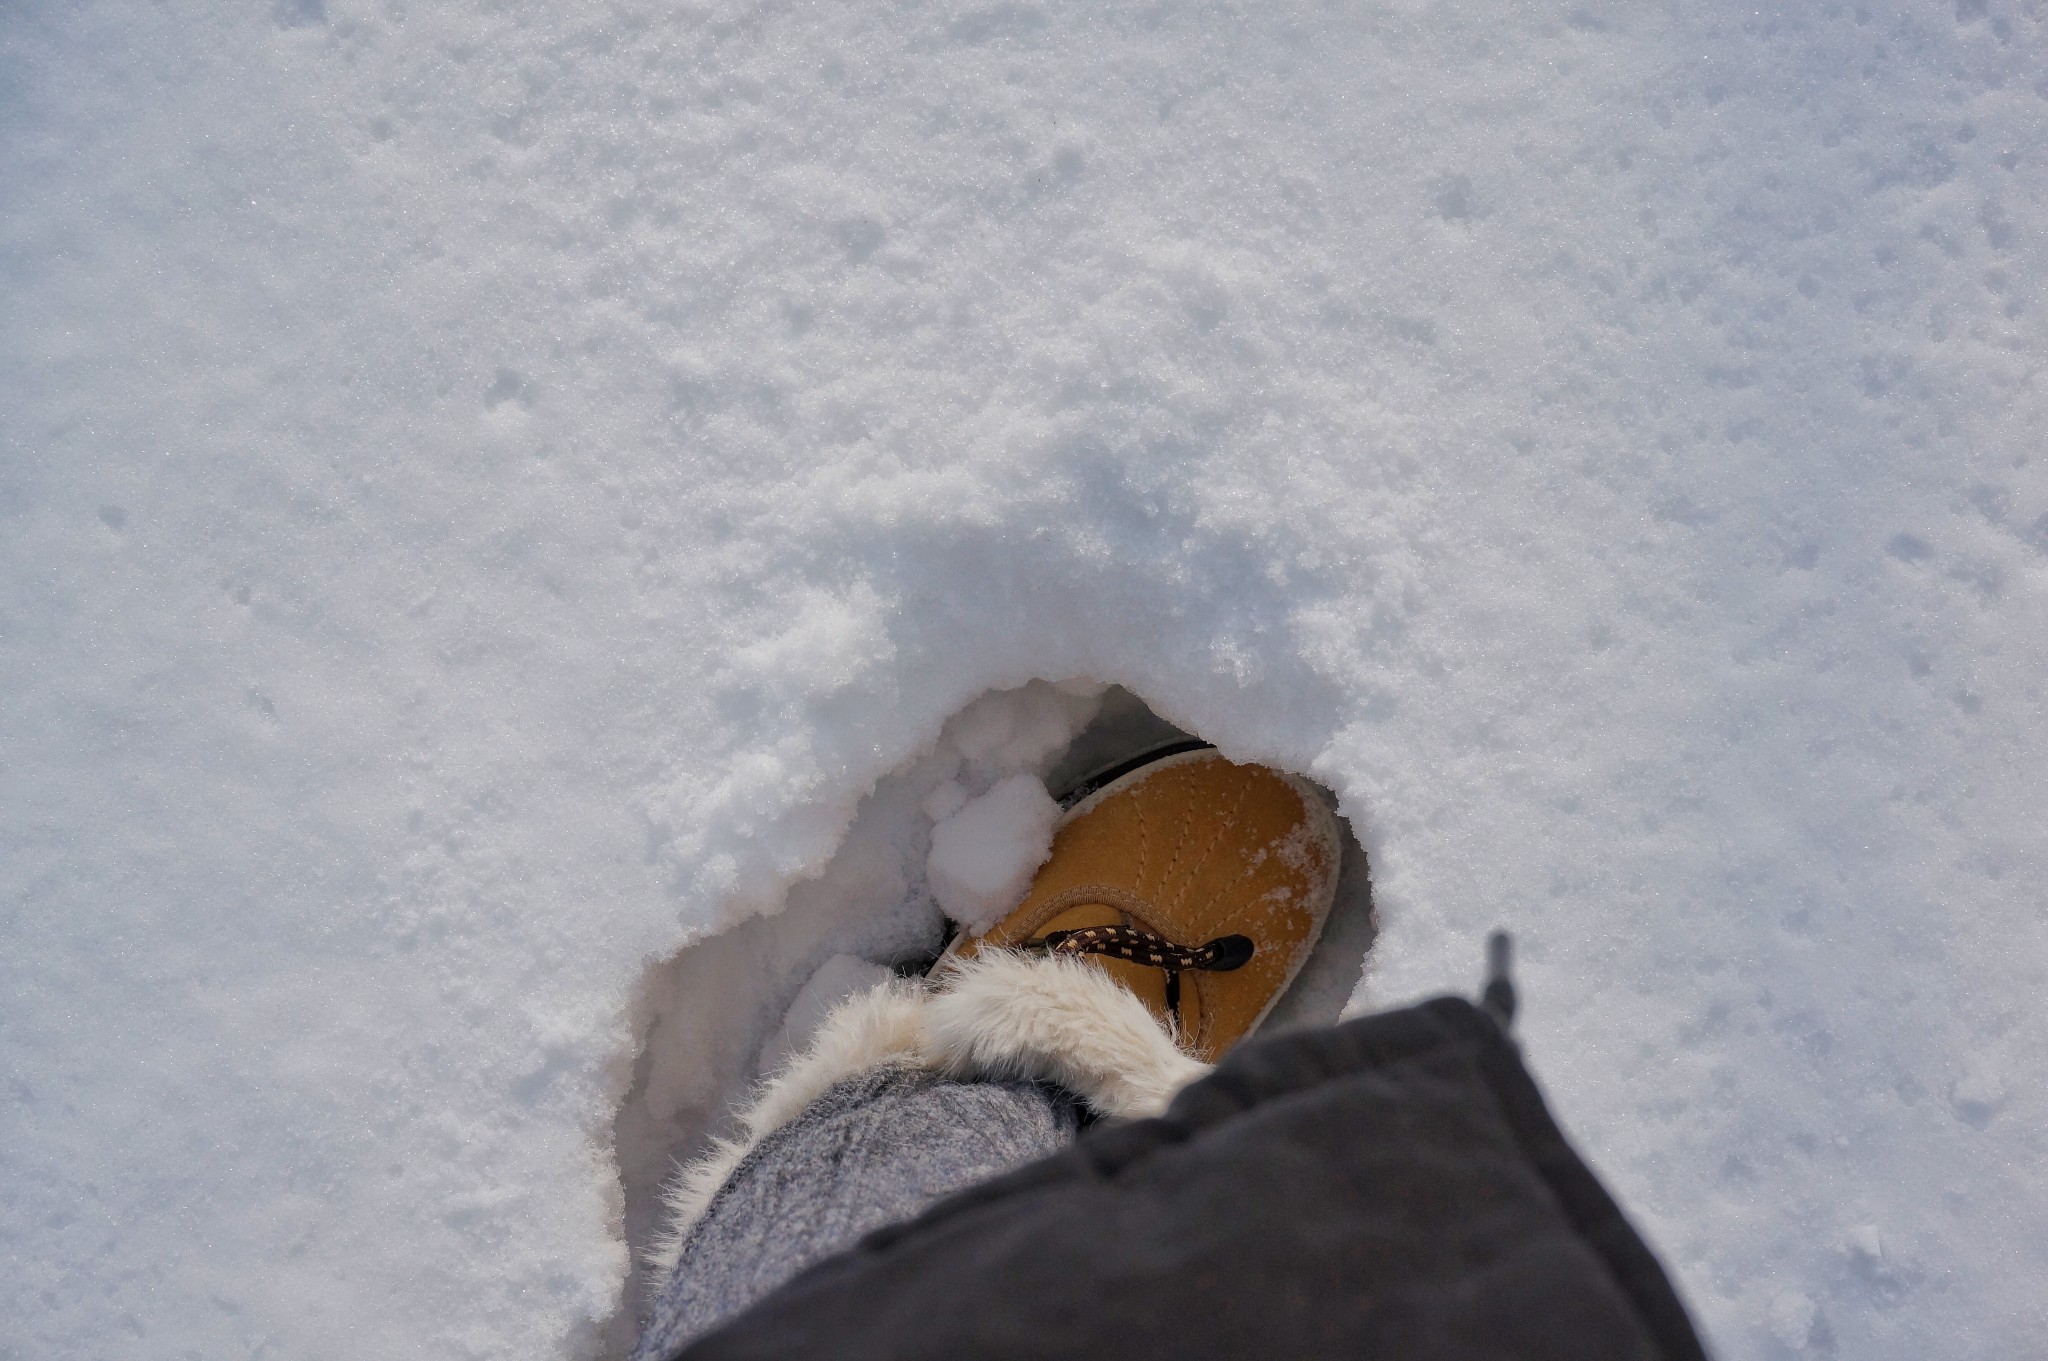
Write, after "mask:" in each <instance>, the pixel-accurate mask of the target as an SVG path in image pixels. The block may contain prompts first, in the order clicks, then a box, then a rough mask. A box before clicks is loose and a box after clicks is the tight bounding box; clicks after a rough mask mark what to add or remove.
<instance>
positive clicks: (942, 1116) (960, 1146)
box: [633, 1068, 1078, 1361]
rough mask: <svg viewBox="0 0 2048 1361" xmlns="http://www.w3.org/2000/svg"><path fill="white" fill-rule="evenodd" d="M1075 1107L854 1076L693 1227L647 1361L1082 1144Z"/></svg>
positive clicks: (785, 1130) (658, 1305)
mask: <svg viewBox="0 0 2048 1361" xmlns="http://www.w3.org/2000/svg"><path fill="white" fill-rule="evenodd" d="M1077 1119H1078V1113H1077V1110H1076V1107H1075V1105H1074V1102H1073V1100H1072V1098H1070V1097H1067V1096H1065V1095H1063V1094H1060V1093H1056V1092H1054V1091H1052V1090H1050V1089H1048V1088H1046V1087H1042V1086H1039V1085H1037V1084H1035V1083H1029V1082H955V1081H952V1080H950V1079H947V1078H942V1077H939V1076H937V1075H935V1074H932V1073H928V1072H923V1071H917V1070H911V1069H903V1068H886V1069H882V1070H880V1071H877V1072H873V1073H866V1074H863V1075H861V1076H860V1077H854V1078H848V1079H847V1080H846V1081H844V1082H841V1083H839V1084H838V1085H837V1086H835V1087H832V1088H830V1089H829V1090H827V1091H826V1093H825V1094H824V1095H823V1096H821V1097H819V1098H818V1099H817V1100H816V1101H815V1102H813V1103H812V1104H811V1105H810V1106H809V1107H808V1108H806V1109H805V1111H804V1113H803V1114H802V1115H799V1116H798V1117H797V1118H796V1119H795V1120H793V1121H791V1122H790V1123H789V1124H787V1125H785V1126H783V1127H782V1128H781V1129H779V1130H777V1131H775V1132H774V1133H773V1134H771V1135H769V1136H768V1137H767V1138H765V1139H763V1140H762V1141H761V1143H760V1144H759V1145H758V1146H757V1147H755V1148H754V1150H753V1151H752V1152H750V1153H749V1154H747V1156H746V1158H745V1159H744V1160H742V1161H741V1163H740V1165H739V1166H738V1167H737V1168H735V1169H734V1170H733V1174H732V1176H731V1178H730V1179H728V1180H727V1182H726V1183H725V1185H724V1186H723V1187H722V1188H721V1189H720V1190H719V1192H718V1194H717V1195H716V1196H715V1197H713V1198H712V1201H711V1204H710V1205H709V1206H708V1207H706V1209H705V1212H704V1217H703V1218H702V1219H700V1220H699V1221H698V1222H697V1224H696V1226H695V1227H694V1228H692V1229H691V1231H690V1236H689V1238H688V1239H687V1240H686V1241H685V1242H684V1244H683V1250H682V1255H681V1256H680V1257H679V1258H678V1259H677V1261H676V1267H675V1270H674V1271H673V1272H671V1273H670V1275H669V1277H668V1279H667V1280H665V1281H663V1282H662V1283H661V1286H660V1288H659V1289H658V1291H657V1292H656V1294H655V1297H654V1308H653V1313H652V1316H651V1317H650V1318H649V1319H648V1321H647V1327H646V1329H645V1330H644V1331H643V1332H642V1333H641V1335H640V1343H639V1345H638V1346H637V1347H635V1348H634V1349H633V1361H667V1358H669V1357H673V1356H674V1355H675V1354H676V1353H678V1352H680V1351H681V1350H682V1349H683V1348H684V1347H685V1346H687V1345H688V1344H689V1343H690V1342H692V1341H694V1340H695V1339H697V1338H698V1337H700V1336H702V1335H703V1334H704V1333H707V1332H709V1331H711V1330H712V1329H713V1328H715V1327H717V1326H718V1325H719V1324H721V1323H723V1322H724V1321H725V1320H726V1319H728V1318H731V1317H732V1316H733V1315H735V1314H737V1313H739V1312H740V1311H741V1310H742V1309H745V1308H746V1307H747V1306H748V1305H750V1304H752V1303H753V1302H754V1301H755V1300H757V1299H759V1298H761V1297H762V1296H763V1295H766V1294H767V1293H768V1292H769V1291H771V1290H773V1289H775V1287H777V1286H779V1285H781V1284H782V1283H783V1282H784V1281H787V1280H789V1279H790V1278H791V1277H793V1276H795V1275H796V1274H797V1273H798V1272H800V1271H802V1270H803V1269H804V1268H806V1267H808V1266H810V1265H812V1264H813V1263H815V1262H818V1261H821V1260H823V1259H824V1258H826V1257H829V1256H831V1255H832V1254H833V1253H836V1252H838V1251H840V1250H841V1249H843V1248H847V1247H851V1246H852V1245H853V1244H854V1243H855V1242H856V1241H857V1240H859V1239H860V1238H861V1237H862V1236H863V1235H865V1234H867V1233H868V1232H869V1231H871V1230H874V1229H878V1228H881V1227H882V1226H883V1225H886V1224H894V1223H898V1222H900V1221H902V1220H905V1219H909V1218H911V1217H913V1216H915V1215H916V1214H918V1213H919V1212H920V1211H922V1210H923V1209H924V1208H925V1207H926V1206H927V1205H930V1204H931V1203H932V1202H933V1201H935V1200H938V1199H939V1198H940V1197H942V1196H946V1195H950V1194H951V1193H952V1192H954V1191H958V1190H961V1189H962V1188H964V1187H967V1186H971V1185H973V1184H974V1183H975V1182H978V1181H984V1180H986V1179H987V1178H989V1177H992V1176H995V1175H997V1174H999V1173H1002V1172H1007V1171H1009V1170H1010V1169H1011V1168H1013V1167H1018V1166H1021V1165H1022V1164H1024V1163H1027V1162H1030V1161H1032V1160H1033V1159H1036V1158H1040V1157H1043V1156H1045V1155H1046V1154H1048V1153H1051V1152H1054V1151H1055V1150H1057V1149H1059V1148H1061V1147H1063V1146H1064V1145H1066V1144H1067V1143H1069V1142H1071V1141H1072V1139H1073V1137H1074V1133H1075V1130H1076V1125H1077Z"/></svg>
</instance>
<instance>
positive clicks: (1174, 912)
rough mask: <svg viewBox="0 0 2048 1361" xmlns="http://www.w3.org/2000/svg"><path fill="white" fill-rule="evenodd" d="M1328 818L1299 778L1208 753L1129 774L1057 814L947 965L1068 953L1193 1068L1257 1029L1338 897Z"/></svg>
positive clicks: (1335, 835) (1338, 842)
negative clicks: (1047, 840)
mask: <svg viewBox="0 0 2048 1361" xmlns="http://www.w3.org/2000/svg"><path fill="white" fill-rule="evenodd" d="M1341 848H1342V839H1341V835H1340V833H1339V831H1338V827H1337V819H1336V816H1335V814H1333V813H1332V812H1331V811H1330V809H1329V808H1328V807H1327V806H1326V805H1325V803H1324V801H1323V799H1322V797H1321V795H1319V794H1318V793H1317V792H1316V790H1315V789H1313V788H1312V787H1311V786H1309V785H1308V784H1307V783H1306V782H1305V781H1302V780H1299V779H1296V778H1294V777H1293V776H1290V775H1283V774H1281V773H1280V772H1279V771H1276V770H1271V769H1268V768H1267V767H1264V766H1250V765H1238V764H1236V763H1234V762H1231V761H1228V760H1226V759H1224V758H1223V757H1222V756H1221V755H1219V754H1218V753H1216V752H1215V751H1213V750H1202V751H1189V752H1182V753H1179V754H1177V755H1171V756H1166V757H1163V758H1161V759H1160V760H1157V761H1154V762H1152V763H1151V764H1149V765H1145V766H1141V767H1140V768H1138V769H1137V770H1134V771H1132V772H1130V773H1129V774H1127V775H1124V776H1122V777H1121V778H1119V779H1117V780H1115V781H1114V782H1113V783H1111V784H1109V785H1106V786H1104V787H1103V788H1101V789H1099V790H1096V791H1095V792H1094V793H1092V794H1090V795H1089V796H1088V797H1087V798H1086V799H1084V800H1083V801H1082V802H1080V803H1079V804H1077V805H1075V806H1074V807H1073V808H1072V809H1070V810H1069V811H1068V812H1067V813H1066V815H1065V816H1064V817H1063V818H1062V819H1061V821H1060V824H1059V827H1058V829H1057V831H1056V832H1055V833H1054V837H1053V845H1052V855H1051V858H1050V859H1048V860H1047V861H1046V863H1045V864H1044V866H1043V867H1041V868H1040V870H1039V871H1038V877H1037V878H1036V879H1035V880H1033V881H1032V885H1031V889H1030V891H1029V892H1028V893H1027V894H1026V895H1025V898H1024V901H1023V903H1022V904H1020V905H1019V906H1018V908H1017V909H1016V910H1015V911H1014V912H1012V913H1010V915H1009V916H1007V917H1005V918H1004V919H1003V920H1002V921H1000V922H998V923H997V924H996V925H995V926H994V927H993V928H991V929H990V930H989V931H988V932H986V933H985V934H983V935H981V936H979V937H974V938H971V939H970V938H963V939H960V940H956V941H955V942H954V943H953V946H952V948H951V949H949V950H948V951H947V954H948V956H949V957H956V958H957V957H971V956H973V955H975V954H977V953H978V952H980V951H982V950H985V949H989V948H992V947H1002V948H1014V949H1022V950H1026V951H1046V952H1049V953H1052V954H1058V955H1073V956H1076V957H1078V958H1081V959H1085V960H1087V961H1088V962H1090V963H1092V964H1094V965H1097V966H1099V967H1100V968H1101V969H1102V970H1103V971H1104V972H1106V973H1108V974H1109V975H1111V976H1112V977H1114V978H1115V979H1116V980H1117V981H1118V982H1120V983H1122V984H1123V985H1124V986H1125V987H1126V988H1128V989H1129V990H1130V991H1131V992H1132V993H1134V994H1136V995H1137V997H1138V998H1139V1000H1141V1001H1142V1002H1144V1003H1145V1005H1146V1007H1147V1008H1149V1009H1150V1010H1151V1011H1152V1013H1153V1014H1154V1016H1155V1017H1157V1018H1158V1019H1159V1020H1161V1021H1163V1022H1164V1023H1165V1024H1166V1025H1167V1026H1168V1027H1169V1028H1170V1029H1171V1030H1172V1032H1173V1033H1174V1035H1175V1036H1176V1038H1177V1039H1178V1041H1179V1044H1180V1046H1181V1048H1182V1049H1183V1050H1184V1051H1186V1052H1187V1053H1189V1054H1191V1055H1193V1056H1194V1057H1196V1058H1198V1059H1201V1060H1203V1061H1205V1062H1214V1061H1215V1060H1216V1058H1217V1057H1219V1056H1220V1055H1221V1054H1222V1053H1223V1052H1224V1051H1225V1050H1227V1049H1229V1048H1230V1047H1231V1046H1232V1045H1233V1044H1236V1043H1237V1042H1238V1041H1239V1040H1240V1039H1242V1038H1244V1036H1246V1035H1247V1034H1249V1033H1251V1031H1252V1030H1253V1029H1254V1028H1256V1027H1257V1026H1258V1024H1259V1022H1261V1021H1263V1020H1264V1019H1265V1018H1266V1014H1267V1013H1268V1012H1269V1011H1271V1010H1272V1009H1273V1006H1274V1004H1275V1003H1276V1002H1278V1001H1279V1000H1280V995H1281V994H1282V993H1283V992H1285V991H1286V989H1287V985H1288V984H1289V983H1291V982H1292V981H1293V980H1294V976H1295V974H1296V973H1298V972H1299V971H1300V969H1301V966H1302V964H1303V963H1304V962H1305V961H1306V960H1307V958H1308V955H1309V951H1310V950H1311V949H1313V948H1314V946H1315V943H1316V939H1317V937H1319V936H1320V935H1321V934H1322V930H1323V923H1324V921H1325V920H1326V919H1327V918H1328V916H1329V912H1330V905H1331V903H1332V902H1333V901H1334V899H1335V897H1336V892H1337V871H1338V863H1339V861H1340V859H1341Z"/></svg>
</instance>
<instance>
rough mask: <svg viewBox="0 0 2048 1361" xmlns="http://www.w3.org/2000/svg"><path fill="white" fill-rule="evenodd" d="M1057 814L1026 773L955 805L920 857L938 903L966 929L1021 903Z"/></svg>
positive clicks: (1047, 850)
mask: <svg viewBox="0 0 2048 1361" xmlns="http://www.w3.org/2000/svg"><path fill="white" fill-rule="evenodd" d="M939 792H944V791H943V789H942V790H941V791H939ZM931 806H932V805H931V801H930V800H927V801H926V807H927V809H929V808H930V807H931ZM1059 817H1060V807H1059V805H1058V804H1057V803H1054V802H1053V799H1052V795H1050V794H1048V793H1046V791H1045V785H1044V784H1043V783H1042V782H1040V781H1039V780H1038V779H1037V778H1036V777H1035V776H1032V775H1012V776H1010V777H1009V778H1008V779H1006V780H1001V781H998V782H997V784H996V785H995V787H994V788H992V789H990V790H989V791H988V793H986V794H983V795H982V796H981V797H980V798H978V799H974V800H972V801H971V802H968V803H965V804H963V805H961V807H960V808H959V809H958V810H957V811H955V812H954V813H952V814H951V815H949V816H948V817H947V818H946V819H945V820H944V821H943V822H941V823H939V824H938V825H937V826H935V827H934V828H932V851H931V856H930V857H929V858H928V859H927V860H926V862H925V872H926V874H927V876H928V878H929V880H930V883H931V888H932V897H933V899H934V900H935V901H936V902H937V903H938V905H939V907H940V909H941V910H942V911H944V912H945V914H946V915H947V916H948V917H951V918H952V919H953V920H954V921H956V922H959V923H960V924H961V925H962V926H964V927H966V928H967V930H968V931H969V933H970V934H974V935H979V934H981V933H982V932H984V931H987V930H988V929H989V928H990V927H992V926H994V925H995V924H996V923H997V922H999V921H1001V920H1002V919H1003V918H1004V917H1005V916H1006V915H1008V913H1009V911H1010V909H1012V908H1014V907H1015V906H1016V905H1017V904H1018V903H1020V902H1022V901H1024V892H1025V890H1026V889H1028V888H1030V887H1031V876H1032V875H1034V874H1036V873H1038V867H1039V866H1040V865H1043V864H1044V863H1045V860H1046V857H1047V856H1049V855H1051V854H1052V829H1053V824H1054V823H1056V822H1058V821H1059Z"/></svg>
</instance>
